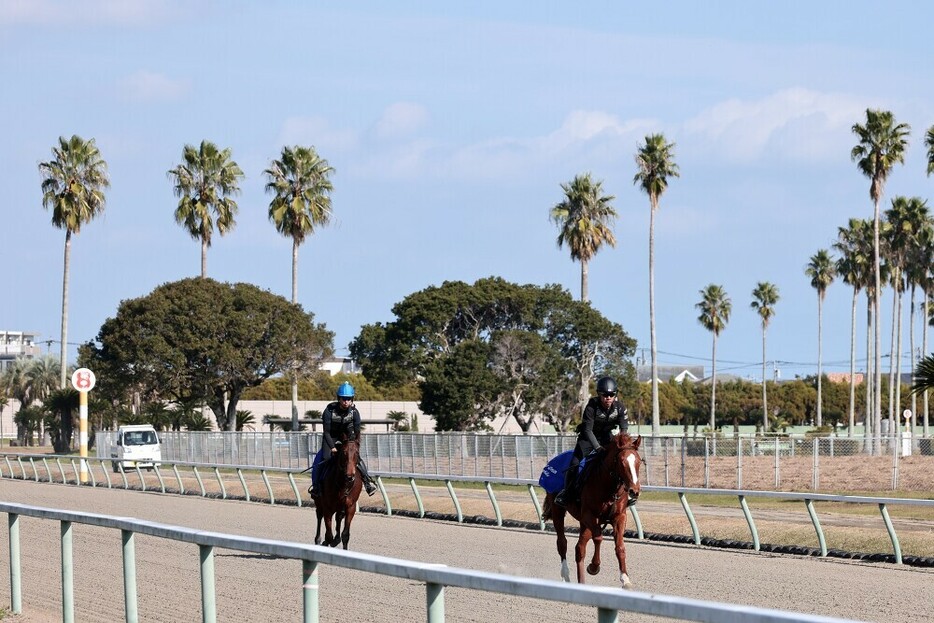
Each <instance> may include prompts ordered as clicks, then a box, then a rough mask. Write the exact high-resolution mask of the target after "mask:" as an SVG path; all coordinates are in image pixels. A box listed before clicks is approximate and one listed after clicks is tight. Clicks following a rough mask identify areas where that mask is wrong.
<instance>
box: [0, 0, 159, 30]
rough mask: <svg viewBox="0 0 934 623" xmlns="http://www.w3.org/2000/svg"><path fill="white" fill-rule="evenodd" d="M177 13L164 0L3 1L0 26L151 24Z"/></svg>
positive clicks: (0, 4) (0, 9)
mask: <svg viewBox="0 0 934 623" xmlns="http://www.w3.org/2000/svg"><path fill="white" fill-rule="evenodd" d="M177 12H178V9H177V7H173V6H172V5H171V4H170V3H169V2H166V1H165V0H133V1H132V2H127V1H126V0H87V1H83V2H74V1H72V0H4V2H2V3H0V25H4V24H17V25H22V24H30V25H45V26H73V25H75V24H82V25H88V24H120V25H150V24H152V23H153V22H154V21H162V20H164V19H166V18H168V17H171V16H172V15H174V14H175V13H177Z"/></svg>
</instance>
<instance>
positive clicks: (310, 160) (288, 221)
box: [263, 146, 334, 430]
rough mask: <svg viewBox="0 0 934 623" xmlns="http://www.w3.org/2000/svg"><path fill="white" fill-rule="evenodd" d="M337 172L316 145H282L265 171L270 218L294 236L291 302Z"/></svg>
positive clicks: (324, 219) (326, 215) (327, 216)
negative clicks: (301, 257) (301, 250)
mask: <svg viewBox="0 0 934 623" xmlns="http://www.w3.org/2000/svg"><path fill="white" fill-rule="evenodd" d="M333 172H334V169H333V168H331V165H329V164H328V161H327V160H325V159H324V158H322V157H320V156H319V155H318V153H317V152H316V151H315V148H314V147H298V146H296V147H283V148H282V157H281V159H279V160H273V161H272V164H271V165H270V167H269V168H268V169H266V170H265V171H263V173H264V174H265V175H266V177H267V178H268V179H269V181H268V182H267V183H266V192H267V193H273V194H274V195H275V196H274V197H273V200H272V201H271V202H270V203H269V219H270V220H271V221H272V222H273V223H274V224H275V226H276V231H278V232H279V233H280V234H282V235H283V236H288V237H290V238H291V239H292V303H295V304H297V303H298V247H299V246H300V245H301V244H302V243H303V242H304V241H305V238H306V237H307V236H308V235H310V234H313V233H314V232H315V229H316V228H318V227H323V226H325V225H327V224H328V223H329V222H330V220H331V191H332V190H333V189H334V187H333V186H332V185H331V180H330V179H329V176H330V175H331V174H332V173H333ZM292 430H298V376H297V375H295V374H293V375H292Z"/></svg>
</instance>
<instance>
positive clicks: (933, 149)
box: [912, 125, 934, 437]
mask: <svg viewBox="0 0 934 623" xmlns="http://www.w3.org/2000/svg"><path fill="white" fill-rule="evenodd" d="M924 145H925V147H927V148H928V154H927V155H928V168H927V173H928V176H930V175H931V173H934V125H932V126H931V127H930V128H928V131H927V133H926V134H925V135H924ZM930 277H931V275H930V272H928V274H927V275H926V277H925V282H926V283H927V284H930V281H931V280H930ZM928 294H929V288H928V287H926V288H925V290H924V306H923V307H924V322H923V327H924V334H923V337H922V339H921V341H922V343H923V346H922V350H923V351H924V352H927V337H928V302H929V297H928ZM912 395H913V396H914V394H912ZM922 399H923V404H924V406H923V409H924V429H923V431H922V432H923V434H924V436H925V437H927V436H928V393H927V390H925V391H924V396H923V398H922Z"/></svg>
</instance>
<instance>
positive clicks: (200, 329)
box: [83, 278, 334, 431]
mask: <svg viewBox="0 0 934 623" xmlns="http://www.w3.org/2000/svg"><path fill="white" fill-rule="evenodd" d="M333 340H334V334H333V333H332V332H331V331H328V330H327V329H326V328H325V327H324V325H321V324H315V323H314V316H313V315H312V314H310V313H306V312H304V311H303V310H302V308H301V307H300V306H299V305H293V304H292V303H290V302H289V301H288V300H286V299H285V298H284V297H281V296H276V295H274V294H271V293H269V292H267V291H265V290H261V289H260V288H257V287H256V286H253V285H250V284H245V283H237V284H226V283H219V282H217V281H214V280H213V279H203V278H192V279H184V280H182V281H177V282H173V283H167V284H164V285H162V286H159V287H158V288H156V289H155V290H154V291H153V292H152V293H150V294H149V295H147V296H144V297H141V298H138V299H131V300H127V301H123V302H122V303H121V304H120V307H119V308H118V310H117V314H116V316H115V317H113V318H110V319H108V320H107V321H106V322H104V324H103V326H102V327H101V330H100V332H99V333H98V335H97V338H96V340H95V342H96V343H95V344H91V345H89V346H88V347H87V348H86V349H85V350H84V351H83V355H84V356H85V361H86V363H87V365H88V367H92V368H93V369H94V370H98V371H100V374H99V375H98V378H99V381H98V384H99V385H101V390H102V391H107V389H108V388H107V386H108V385H110V384H115V385H117V386H118V387H121V388H131V390H132V391H136V392H138V393H139V395H140V397H141V399H142V400H143V401H145V402H155V401H157V400H162V401H173V402H176V403H180V404H207V405H208V406H209V407H210V408H211V410H212V411H214V415H215V416H216V418H217V422H218V425H219V426H220V427H221V428H222V429H226V430H231V431H232V430H234V428H235V426H236V413H237V403H238V401H239V400H240V398H241V397H242V395H243V392H244V391H245V390H246V389H247V388H249V387H255V386H257V385H259V384H261V383H262V382H263V381H264V380H265V379H268V378H270V377H272V376H275V375H278V374H282V373H284V372H289V371H292V370H298V371H299V372H301V373H307V372H310V371H312V370H315V369H317V368H318V366H319V365H320V363H321V361H323V360H324V359H325V358H327V357H329V356H330V355H331V353H332V352H333ZM95 391H97V390H96V389H95Z"/></svg>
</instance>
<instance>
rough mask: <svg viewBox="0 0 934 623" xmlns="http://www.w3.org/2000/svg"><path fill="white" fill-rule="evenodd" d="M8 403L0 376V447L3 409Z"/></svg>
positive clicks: (0, 442)
mask: <svg viewBox="0 0 934 623" xmlns="http://www.w3.org/2000/svg"><path fill="white" fill-rule="evenodd" d="M8 404H10V399H9V398H7V396H6V389H5V388H4V387H3V381H2V378H0V447H2V446H3V409H4V408H5V407H6V406H7V405H8Z"/></svg>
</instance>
